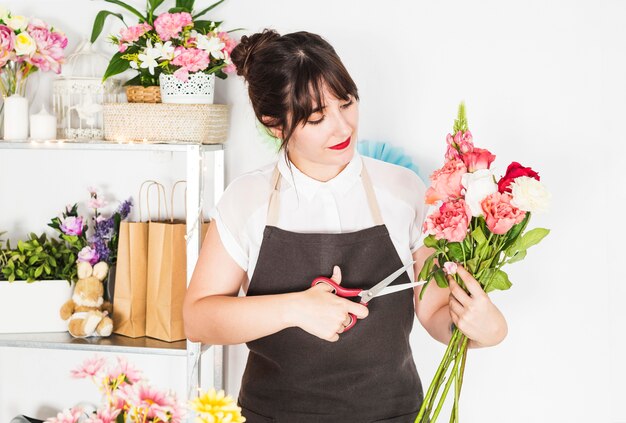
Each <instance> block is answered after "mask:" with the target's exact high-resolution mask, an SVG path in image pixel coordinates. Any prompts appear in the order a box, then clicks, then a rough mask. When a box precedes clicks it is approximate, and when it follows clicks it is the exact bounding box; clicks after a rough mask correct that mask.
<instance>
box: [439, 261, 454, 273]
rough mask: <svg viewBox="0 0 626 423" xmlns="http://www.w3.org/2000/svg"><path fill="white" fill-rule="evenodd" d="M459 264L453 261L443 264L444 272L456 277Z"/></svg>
mask: <svg viewBox="0 0 626 423" xmlns="http://www.w3.org/2000/svg"><path fill="white" fill-rule="evenodd" d="M457 267H458V266H457V264H456V263H455V262H453V261H447V262H445V263H444V264H443V271H444V272H446V275H454V274H456V271H457Z"/></svg>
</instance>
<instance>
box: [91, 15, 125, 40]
mask: <svg viewBox="0 0 626 423" xmlns="http://www.w3.org/2000/svg"><path fill="white" fill-rule="evenodd" d="M109 16H115V17H117V18H118V19H119V20H121V21H122V23H125V22H124V17H123V16H122V14H121V13H114V12H109V11H108V10H101V11H99V12H98V14H97V15H96V19H95V20H94V21H93V29H92V30H91V42H92V43H95V42H96V40H97V39H98V37H99V36H100V34H101V33H102V28H104V22H105V21H106V19H107V17H109Z"/></svg>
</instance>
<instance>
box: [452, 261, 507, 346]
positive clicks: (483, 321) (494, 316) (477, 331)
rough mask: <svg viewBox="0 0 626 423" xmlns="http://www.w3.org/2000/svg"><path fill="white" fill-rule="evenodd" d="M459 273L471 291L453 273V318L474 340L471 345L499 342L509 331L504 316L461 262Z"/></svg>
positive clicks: (461, 329) (457, 325)
mask: <svg viewBox="0 0 626 423" xmlns="http://www.w3.org/2000/svg"><path fill="white" fill-rule="evenodd" d="M457 274H458V275H459V276H460V277H461V279H462V280H463V282H464V283H465V286H466V287H467V290H468V291H469V295H468V294H467V293H466V292H465V291H464V290H463V288H461V287H460V286H459V284H457V283H456V281H455V280H454V278H453V277H452V276H448V281H449V284H450V300H449V307H450V316H451V317H452V322H453V323H454V324H455V325H456V327H457V328H459V330H460V331H461V332H462V333H463V334H464V335H465V336H467V337H468V338H469V339H470V340H472V342H470V346H474V347H489V346H493V345H496V344H499V343H500V342H501V341H502V340H503V339H504V338H505V337H506V334H507V331H508V329H507V324H506V320H505V319H504V316H503V315H502V313H501V312H500V310H499V309H498V307H496V306H495V304H494V303H492V302H491V299H490V298H489V296H488V295H487V294H486V293H485V291H483V289H482V288H481V286H480V284H479V283H478V281H477V280H476V279H474V277H473V276H472V275H470V274H469V272H468V271H467V270H465V268H463V266H461V265H458V267H457Z"/></svg>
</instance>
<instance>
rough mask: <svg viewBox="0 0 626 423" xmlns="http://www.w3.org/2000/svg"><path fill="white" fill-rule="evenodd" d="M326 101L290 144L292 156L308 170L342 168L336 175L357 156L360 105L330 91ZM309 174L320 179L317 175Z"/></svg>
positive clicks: (301, 167)
mask: <svg viewBox="0 0 626 423" xmlns="http://www.w3.org/2000/svg"><path fill="white" fill-rule="evenodd" d="M324 100H325V103H326V104H325V107H324V108H323V109H321V110H319V109H318V110H317V111H315V112H314V113H313V114H312V115H311V116H309V118H308V119H307V121H306V122H305V123H304V124H300V125H298V127H297V128H296V129H295V131H294V132H293V135H292V136H291V139H290V140H289V146H288V147H289V149H288V151H289V158H290V160H291V161H292V162H293V163H294V164H295V165H296V166H297V167H298V168H299V169H300V170H302V171H304V172H305V173H307V172H306V170H312V171H313V172H316V170H315V169H319V170H322V169H324V168H327V170H326V171H322V172H323V173H324V174H326V173H327V172H328V171H330V172H331V173H332V170H333V169H335V170H337V169H338V170H337V171H336V172H335V175H336V174H337V173H339V172H340V171H341V170H342V169H343V168H344V167H345V166H346V165H347V164H348V163H349V162H350V160H351V159H352V157H353V155H354V149H355V148H356V143H357V128H358V123H359V107H358V102H357V100H356V99H354V98H350V100H348V101H345V100H340V99H337V98H335V97H334V96H333V95H332V94H330V93H329V92H328V91H327V90H324ZM309 176H312V177H314V178H316V179H320V178H318V177H316V175H309ZM333 176H334V175H333ZM333 176H331V177H333ZM322 178H323V175H322Z"/></svg>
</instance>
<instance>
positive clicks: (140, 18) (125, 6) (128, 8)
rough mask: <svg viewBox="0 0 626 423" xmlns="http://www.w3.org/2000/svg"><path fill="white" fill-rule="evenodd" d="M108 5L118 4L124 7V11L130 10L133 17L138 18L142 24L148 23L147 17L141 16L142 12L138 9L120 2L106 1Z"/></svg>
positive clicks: (114, 0)
mask: <svg viewBox="0 0 626 423" xmlns="http://www.w3.org/2000/svg"><path fill="white" fill-rule="evenodd" d="M104 1H106V2H108V3H113V4H117V5H118V6H120V7H123V8H124V9H126V10H128V11H129V12H130V13H132V14H133V15H135V16H137V17H138V18H139V21H140V22H145V21H146V17H145V16H144V15H142V14H141V12H139V11H138V10H137V9H135V8H134V7H132V6H131V5H128V4H126V3H124V2H122V1H120V0H104Z"/></svg>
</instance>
